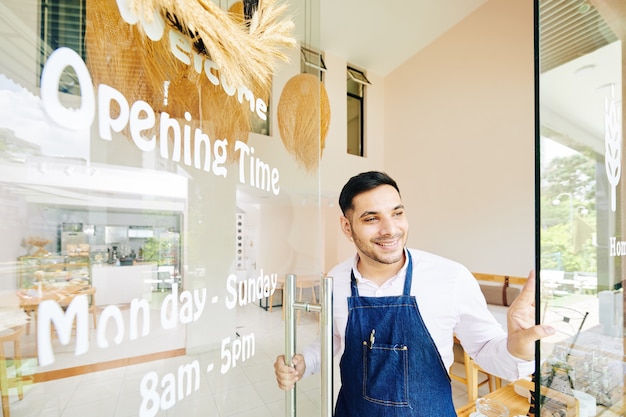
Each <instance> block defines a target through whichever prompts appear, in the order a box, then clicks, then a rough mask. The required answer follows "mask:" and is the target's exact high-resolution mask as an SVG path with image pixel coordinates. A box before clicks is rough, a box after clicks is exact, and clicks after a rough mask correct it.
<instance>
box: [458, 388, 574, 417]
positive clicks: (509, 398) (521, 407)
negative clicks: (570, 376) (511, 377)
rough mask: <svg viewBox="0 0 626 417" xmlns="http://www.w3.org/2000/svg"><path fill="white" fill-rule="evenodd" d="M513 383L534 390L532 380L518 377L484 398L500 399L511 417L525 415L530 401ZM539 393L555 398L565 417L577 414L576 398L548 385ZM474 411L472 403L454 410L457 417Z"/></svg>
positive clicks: (463, 416)
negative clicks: (520, 393)
mask: <svg viewBox="0 0 626 417" xmlns="http://www.w3.org/2000/svg"><path fill="white" fill-rule="evenodd" d="M514 384H515V385H518V386H521V387H524V388H526V389H528V390H533V391H534V389H535V385H534V383H533V382H531V381H529V380H526V379H520V380H519V381H516V382H514V383H512V384H508V385H505V386H504V387H502V388H500V389H497V390H495V391H494V392H491V393H489V394H487V395H485V396H484V398H491V399H494V400H497V401H500V402H501V403H503V404H504V405H506V406H507V407H508V408H509V415H510V416H511V417H514V416H525V415H527V414H528V410H529V408H530V403H529V402H528V399H527V398H526V397H522V396H521V395H519V394H518V393H516V392H515V388H514ZM541 394H542V395H544V396H546V397H548V398H551V399H553V400H555V401H556V403H558V404H559V408H562V409H564V410H565V412H566V417H578V416H579V405H578V400H577V399H575V398H574V397H571V396H569V395H565V394H563V393H561V392H558V391H555V390H553V389H551V388H548V387H541ZM474 411H476V406H475V405H474V404H472V403H470V404H467V405H465V406H463V407H461V408H459V409H457V410H456V412H457V416H458V417H468V416H470V415H471V414H472V413H473V412H474Z"/></svg>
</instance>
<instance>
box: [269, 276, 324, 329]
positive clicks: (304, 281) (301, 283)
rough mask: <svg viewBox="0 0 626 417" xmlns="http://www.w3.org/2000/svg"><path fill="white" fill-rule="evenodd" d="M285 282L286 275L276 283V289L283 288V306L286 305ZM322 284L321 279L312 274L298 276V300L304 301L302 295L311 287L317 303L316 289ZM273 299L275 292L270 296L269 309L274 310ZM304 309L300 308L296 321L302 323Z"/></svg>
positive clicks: (312, 297) (312, 296) (312, 299)
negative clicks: (301, 315)
mask: <svg viewBox="0 0 626 417" xmlns="http://www.w3.org/2000/svg"><path fill="white" fill-rule="evenodd" d="M284 284H285V277H279V278H278V283H277V285H276V289H277V290H279V289H281V290H283V301H282V306H284V305H285V291H284V286H285V285H284ZM319 286H320V279H318V278H316V277H311V276H306V277H302V278H298V277H296V291H297V293H298V302H302V297H303V291H304V290H305V289H310V290H311V302H312V303H313V304H317V297H316V295H315V291H316V289H318V288H319ZM273 300H274V294H272V295H270V297H269V311H272V305H273ZM301 312H302V311H301V310H298V311H297V314H296V317H297V318H296V322H297V323H300V313H301ZM317 318H318V320H319V314H318V315H317ZM284 319H285V310H284V309H283V320H284Z"/></svg>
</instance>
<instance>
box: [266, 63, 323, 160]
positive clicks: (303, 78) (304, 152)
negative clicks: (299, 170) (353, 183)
mask: <svg viewBox="0 0 626 417" xmlns="http://www.w3.org/2000/svg"><path fill="white" fill-rule="evenodd" d="M277 113H278V114H277V119H278V129H279V131H280V137H281V139H282V141H283V144H284V145H285V148H286V149H287V151H288V152H289V153H290V154H292V155H294V156H295V158H296V161H298V163H299V164H301V165H303V166H304V167H305V168H306V169H307V170H308V171H314V170H315V169H317V167H318V165H319V160H320V158H321V157H322V152H323V150H324V146H325V141H326V134H327V133H328V125H329V124H330V103H329V101H328V94H327V93H326V89H325V88H324V84H322V83H321V82H320V80H319V79H318V78H317V77H316V76H315V75H312V74H298V75H296V76H295V77H292V78H291V79H290V80H289V81H287V84H286V85H285V87H284V88H283V91H282V93H281V95H280V101H279V102H278V108H277Z"/></svg>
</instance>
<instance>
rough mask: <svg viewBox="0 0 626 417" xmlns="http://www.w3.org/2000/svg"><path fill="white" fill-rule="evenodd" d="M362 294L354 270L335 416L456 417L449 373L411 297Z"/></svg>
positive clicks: (409, 269)
mask: <svg viewBox="0 0 626 417" xmlns="http://www.w3.org/2000/svg"><path fill="white" fill-rule="evenodd" d="M407 254H408V257H409V262H408V267H407V270H406V279H405V283H404V293H403V295H401V296H397V297H396V296H392V297H359V290H358V288H357V282H356V279H355V277H354V272H352V277H351V280H352V284H351V291H352V296H351V297H349V298H348V324H347V326H346V337H345V351H344V353H343V356H342V357H341V362H340V365H339V366H340V372H341V389H340V391H339V395H338V398H337V404H336V407H335V417H348V416H354V417H357V416H358V417H379V416H381V417H382V416H385V417H387V416H389V417H391V416H394V417H395V416H411V417H448V416H450V417H456V412H455V411H454V405H453V403H452V387H451V385H450V376H449V375H448V372H447V371H446V369H445V366H444V364H443V362H442V360H441V355H439V351H438V350H437V347H436V346H435V343H434V342H433V340H432V338H431V336H430V333H429V332H428V330H427V329H426V326H425V325H424V321H423V320H422V316H421V314H420V312H419V309H418V308H417V302H416V301H415V297H413V296H411V295H410V294H411V281H412V276H413V263H412V260H411V254H410V253H409V252H408V251H407Z"/></svg>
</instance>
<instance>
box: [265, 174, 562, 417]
mask: <svg viewBox="0 0 626 417" xmlns="http://www.w3.org/2000/svg"><path fill="white" fill-rule="evenodd" d="M339 205H340V207H341V210H342V212H343V216H341V219H340V224H341V229H342V231H343V232H344V234H345V235H346V236H347V237H348V239H350V240H351V241H352V242H354V244H355V246H356V255H355V256H354V257H353V258H351V259H349V260H347V261H345V262H343V263H341V264H339V265H337V266H336V267H334V268H333V269H332V270H331V271H330V272H329V274H328V275H329V276H331V277H333V326H334V337H333V349H334V353H335V354H338V353H339V352H341V351H343V354H342V356H341V362H340V371H341V389H340V391H339V395H338V398H337V402H336V407H335V416H336V417H344V416H355V417H356V416H368V417H372V416H420V417H421V416H424V417H431V416H433V417H434V416H437V417H442V416H443V417H448V416H450V417H453V416H456V412H455V411H454V406H453V403H452V389H451V385H450V377H449V375H448V370H449V369H450V366H451V365H452V362H453V360H454V356H453V351H452V346H453V337H454V336H455V335H456V337H458V338H459V340H460V341H461V344H462V345H463V347H464V349H465V350H466V351H467V352H468V354H469V355H470V356H471V357H473V358H474V359H475V360H476V362H477V363H478V364H479V365H480V366H481V367H482V368H483V369H485V370H486V371H487V372H489V373H492V374H494V375H497V376H500V377H502V378H504V379H507V380H511V381H513V380H517V379H519V378H521V377H524V376H527V375H530V374H531V373H532V372H533V371H534V361H533V358H534V342H535V341H536V340H538V339H540V338H541V337H545V336H548V335H549V334H552V333H553V329H551V328H549V327H544V326H536V325H535V324H534V323H535V320H534V311H535V309H534V288H535V286H534V281H535V280H534V274H533V273H531V274H530V276H529V279H528V281H527V283H526V285H525V286H524V288H523V289H522V292H521V294H520V295H519V296H518V297H517V298H516V300H515V301H514V302H513V304H512V305H511V306H510V307H509V310H508V313H507V327H508V329H507V330H508V332H507V331H505V330H504V329H502V327H501V326H500V325H499V324H498V322H497V321H496V320H495V318H494V317H493V316H492V315H491V313H490V312H489V310H488V309H487V304H486V302H485V298H484V296H483V294H482V292H481V291H480V287H479V286H478V283H477V281H476V279H474V277H473V275H472V274H471V272H469V270H467V268H465V267H464V266H463V265H461V264H459V263H457V262H454V261H452V260H449V259H445V258H442V257H440V256H437V255H433V254H431V253H427V252H424V251H419V250H415V249H409V248H407V247H406V241H407V237H408V232H409V224H408V221H407V218H406V214H405V208H404V205H403V204H402V199H401V197H400V190H399V188H398V185H397V184H396V182H395V181H394V180H393V179H392V178H391V177H389V176H388V175H387V174H385V173H382V172H376V171H372V172H364V173H361V174H359V175H356V176H354V177H352V178H351V179H350V180H349V181H348V182H347V183H346V185H345V186H344V187H343V189H342V191H341V195H340V196H339ZM292 363H293V367H290V366H287V365H285V358H284V356H282V355H281V356H278V358H277V359H276V362H275V364H274V370H275V373H276V380H277V382H278V386H279V387H280V388H281V389H284V390H288V389H292V388H293V387H294V384H295V383H296V382H297V381H298V380H300V379H301V378H302V377H303V376H306V375H309V374H312V373H315V372H318V371H319V368H320V344H319V341H317V342H314V343H313V344H311V345H310V346H308V347H307V348H305V349H304V351H303V353H302V354H296V355H295V356H294V357H293V359H292Z"/></svg>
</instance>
